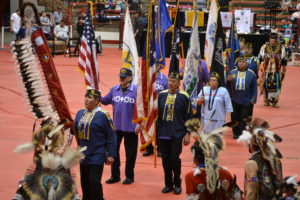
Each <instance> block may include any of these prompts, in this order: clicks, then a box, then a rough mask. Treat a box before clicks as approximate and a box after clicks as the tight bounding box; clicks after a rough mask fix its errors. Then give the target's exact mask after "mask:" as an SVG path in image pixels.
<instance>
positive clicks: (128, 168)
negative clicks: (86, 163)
mask: <svg viewBox="0 0 300 200" xmlns="http://www.w3.org/2000/svg"><path fill="white" fill-rule="evenodd" d="M116 132H117V156H116V158H115V161H114V162H113V164H112V166H111V176H112V177H113V178H115V179H119V178H120V166H121V162H120V146H121V142H122V139H123V138H124V146H125V154H126V164H125V176H126V178H129V179H131V180H134V166H135V161H136V156H137V149H138V135H137V134H135V133H134V132H124V131H116Z"/></svg>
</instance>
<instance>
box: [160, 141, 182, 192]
mask: <svg viewBox="0 0 300 200" xmlns="http://www.w3.org/2000/svg"><path fill="white" fill-rule="evenodd" d="M159 146H160V150H161V155H162V163H163V168H164V174H165V186H167V187H173V185H175V186H177V187H181V179H180V174H181V159H180V158H179V156H180V154H181V152H182V138H179V139H171V140H164V139H160V140H159Z"/></svg>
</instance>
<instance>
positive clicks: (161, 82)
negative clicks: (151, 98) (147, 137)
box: [143, 71, 168, 157]
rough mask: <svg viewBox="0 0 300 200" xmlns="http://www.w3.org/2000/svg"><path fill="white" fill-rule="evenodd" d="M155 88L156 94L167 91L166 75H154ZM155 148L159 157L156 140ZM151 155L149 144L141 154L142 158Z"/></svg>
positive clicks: (159, 73) (150, 145) (151, 147)
mask: <svg viewBox="0 0 300 200" xmlns="http://www.w3.org/2000/svg"><path fill="white" fill-rule="evenodd" d="M155 87H156V91H157V94H159V93H160V92H161V91H163V90H166V89H168V78H167V77H166V75H164V74H163V73H161V72H160V71H158V72H157V74H156V84H155ZM156 136H157V134H156ZM156 146H157V155H158V157H161V152H160V148H159V145H158V140H157V138H156ZM153 153H154V147H153V145H152V143H151V144H149V145H148V146H146V151H145V152H144V153H143V156H150V155H153Z"/></svg>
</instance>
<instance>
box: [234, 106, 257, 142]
mask: <svg viewBox="0 0 300 200" xmlns="http://www.w3.org/2000/svg"><path fill="white" fill-rule="evenodd" d="M232 106H233V112H232V113H231V120H232V121H237V122H238V123H239V124H238V125H237V126H236V127H234V128H232V130H233V136H235V137H238V136H240V135H241V134H242V132H243V130H245V127H246V122H245V119H247V118H248V117H249V116H251V115H252V110H253V105H251V104H249V105H242V104H238V103H235V102H234V101H232Z"/></svg>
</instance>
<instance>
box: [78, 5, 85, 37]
mask: <svg viewBox="0 0 300 200" xmlns="http://www.w3.org/2000/svg"><path fill="white" fill-rule="evenodd" d="M85 18H86V12H85V10H84V9H82V10H80V15H79V17H78V19H77V33H78V35H79V38H81V37H82V34H83V28H84V25H85Z"/></svg>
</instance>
